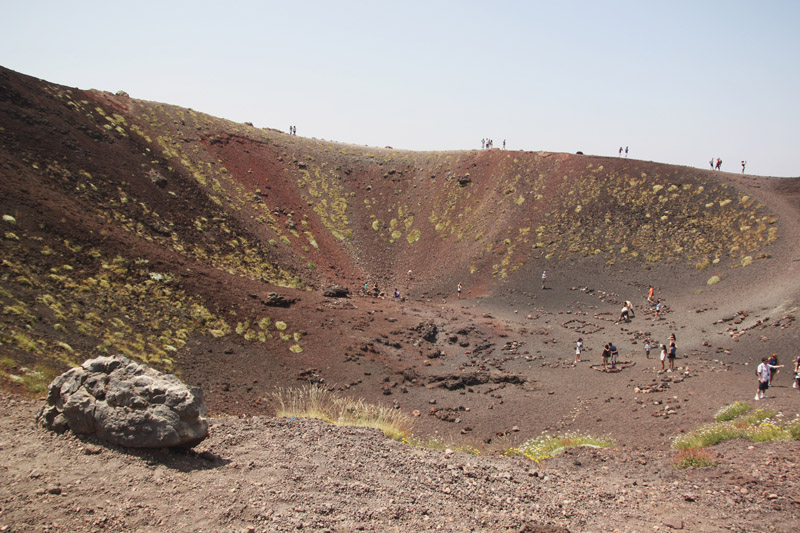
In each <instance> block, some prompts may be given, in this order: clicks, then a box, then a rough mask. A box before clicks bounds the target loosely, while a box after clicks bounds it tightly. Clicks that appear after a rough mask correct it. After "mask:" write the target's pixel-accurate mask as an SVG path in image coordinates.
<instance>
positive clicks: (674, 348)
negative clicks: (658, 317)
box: [667, 335, 678, 372]
mask: <svg viewBox="0 0 800 533" xmlns="http://www.w3.org/2000/svg"><path fill="white" fill-rule="evenodd" d="M677 354H678V345H677V344H675V336H674V335H670V336H669V352H667V361H668V362H669V365H668V367H667V372H672V371H673V370H675V357H676V356H677Z"/></svg>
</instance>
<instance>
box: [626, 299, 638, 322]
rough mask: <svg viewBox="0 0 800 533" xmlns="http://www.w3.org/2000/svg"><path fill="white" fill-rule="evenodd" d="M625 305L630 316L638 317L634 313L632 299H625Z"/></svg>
mask: <svg viewBox="0 0 800 533" xmlns="http://www.w3.org/2000/svg"><path fill="white" fill-rule="evenodd" d="M625 307H627V308H628V316H629V317H630V318H636V315H635V314H634V313H633V304H632V303H631V301H630V300H625Z"/></svg>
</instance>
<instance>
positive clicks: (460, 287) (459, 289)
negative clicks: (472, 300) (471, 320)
mask: <svg viewBox="0 0 800 533" xmlns="http://www.w3.org/2000/svg"><path fill="white" fill-rule="evenodd" d="M462 288H463V287H462V286H461V283H460V282H459V284H458V288H457V289H456V290H458V299H459V300H460V299H461V289H462Z"/></svg>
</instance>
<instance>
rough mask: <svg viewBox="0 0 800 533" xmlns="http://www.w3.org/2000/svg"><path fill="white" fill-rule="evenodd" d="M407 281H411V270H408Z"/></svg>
mask: <svg viewBox="0 0 800 533" xmlns="http://www.w3.org/2000/svg"><path fill="white" fill-rule="evenodd" d="M408 279H411V269H410V268H409V269H408Z"/></svg>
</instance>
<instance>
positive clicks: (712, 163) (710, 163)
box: [708, 157, 714, 170]
mask: <svg viewBox="0 0 800 533" xmlns="http://www.w3.org/2000/svg"><path fill="white" fill-rule="evenodd" d="M708 164H709V165H711V170H714V158H713V157H712V158H711V161H709V162H708Z"/></svg>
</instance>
